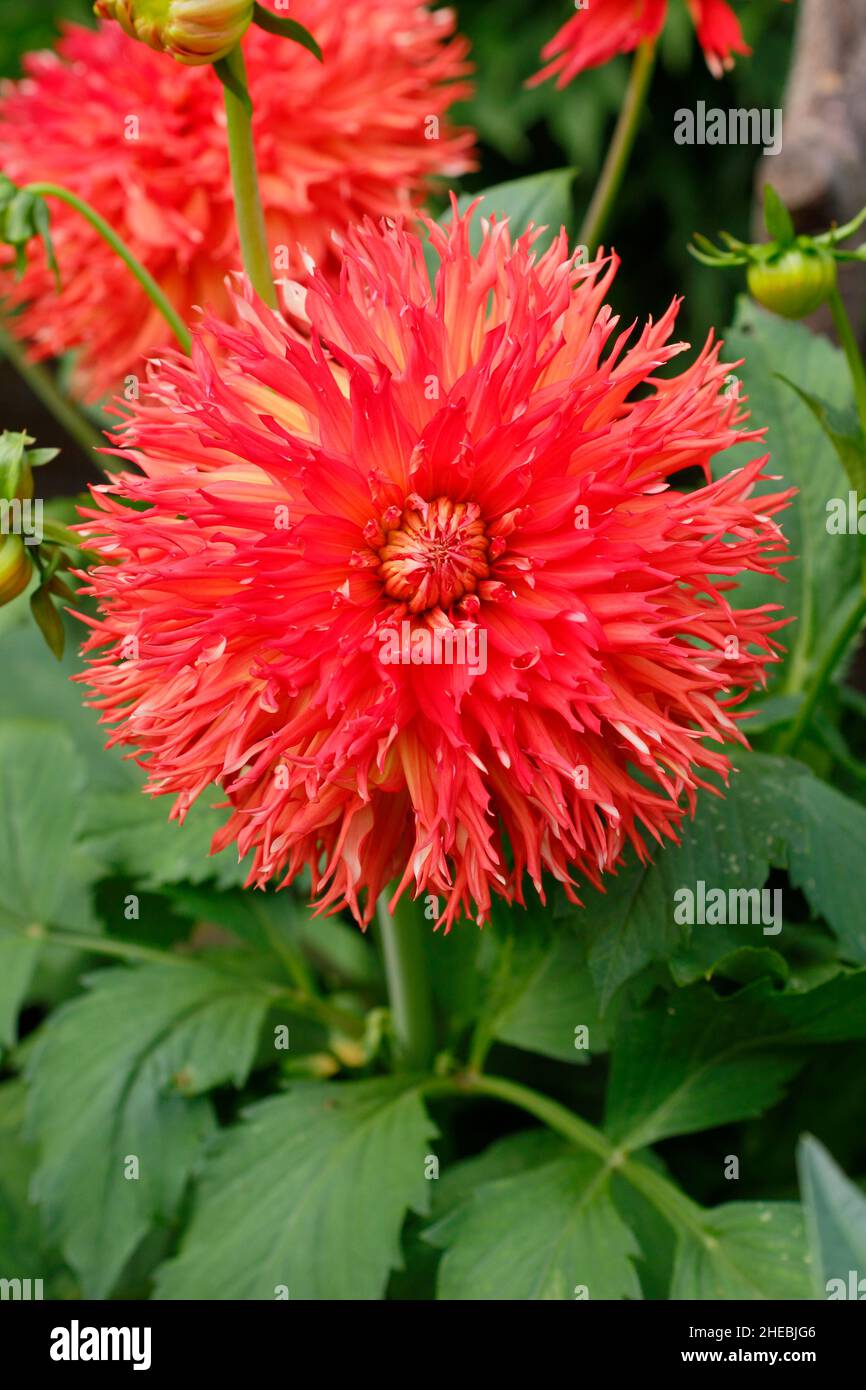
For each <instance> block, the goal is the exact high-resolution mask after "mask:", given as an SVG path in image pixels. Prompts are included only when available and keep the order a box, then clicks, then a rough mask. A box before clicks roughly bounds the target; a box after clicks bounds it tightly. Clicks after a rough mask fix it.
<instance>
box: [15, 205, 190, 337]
mask: <svg viewBox="0 0 866 1390" xmlns="http://www.w3.org/2000/svg"><path fill="white" fill-rule="evenodd" d="M27 192H28V193H35V194H36V195H37V196H38V197H40V198H57V199H58V200H59V201H60V202H61V203H66V204H67V205H68V206H69V207H71V208H74V209H75V211H76V212H80V213H81V216H82V217H83V218H84V219H85V221H87V222H89V223H90V225H91V227H93V228H94V229H95V230H96V231H97V232H98V233H99V235H100V236H101V237H102V239H103V241H106V242H107V243H108V245H109V246H110V247H111V249H112V251H116V252H117V254H118V256H119V257H120V259H121V260H122V261H123V263H124V265H125V266H127V267H128V269H129V270H131V271H132V274H133V275H134V276H135V278H136V280H137V281H138V283H139V284H140V285H141V288H142V289H143V290H144V292H145V294H146V295H147V297H148V299H149V300H150V302H151V303H152V304H153V305H154V306H155V308H157V309H158V310H159V312H160V313H161V314H162V316H163V318H164V319H165V321H166V323H167V324H168V326H169V328H170V329H171V331H172V333H173V334H174V336H175V337H176V338H177V341H178V343H179V344H180V346H181V348H182V349H183V351H184V352H185V353H187V354H189V352H190V349H191V347H192V339H191V338H190V336H189V330H188V328H187V326H186V324H185V323H184V321H183V319H182V318H181V317H180V315H179V314H178V313H177V311H176V310H175V309H174V308H173V306H172V305H171V304H170V303H169V301H168V299H166V297H165V295H164V294H163V292H162V290H161V289H160V288H159V285H158V284H157V283H156V281H155V280H154V278H153V276H152V275H151V274H150V272H149V271H147V270H145V268H144V266H143V265H142V264H141V262H140V261H139V260H137V259H136V257H135V256H134V255H133V254H132V252H131V251H130V249H129V247H128V246H127V245H126V242H124V241H122V240H121V238H120V237H119V236H118V235H117V232H116V231H115V230H114V228H113V227H111V226H109V224H108V223H107V222H106V220H105V218H104V217H100V215H99V213H98V212H97V211H96V209H95V208H92V207H91V206H90V204H89V203H85V201H84V199H83V198H79V197H78V195H77V194H76V193H70V191H69V189H68V188H61V186H60V185H59V184H56V183H28V184H27Z"/></svg>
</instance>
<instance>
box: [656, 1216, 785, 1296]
mask: <svg viewBox="0 0 866 1390" xmlns="http://www.w3.org/2000/svg"><path fill="white" fill-rule="evenodd" d="M809 1294H810V1285H809V1255H808V1253H807V1250H806V1240H805V1234H804V1231H803V1217H802V1213H801V1211H800V1208H799V1206H798V1205H797V1204H796V1203H795V1202H729V1203H727V1204H726V1205H725V1206H722V1207H716V1208H714V1209H713V1210H712V1211H709V1212H707V1213H706V1219H705V1222H704V1223H703V1229H702V1231H701V1232H700V1233H696V1232H691V1231H688V1232H682V1233H681V1235H680V1238H679V1242H678V1245H677V1254H676V1261H675V1264H674V1275H673V1282H672V1285H671V1292H670V1297H671V1299H672V1300H680V1299H686V1300H688V1299H701V1300H702V1301H704V1302H708V1303H715V1302H717V1301H724V1302H727V1301H729V1300H730V1299H739V1298H744V1299H750V1300H755V1299H777V1298H783V1299H799V1298H808V1297H809Z"/></svg>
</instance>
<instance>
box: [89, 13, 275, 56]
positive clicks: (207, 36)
mask: <svg viewBox="0 0 866 1390" xmlns="http://www.w3.org/2000/svg"><path fill="white" fill-rule="evenodd" d="M93 8H94V11H95V12H96V14H98V15H99V17H100V19H116V20H117V22H118V24H119V25H120V26H121V28H123V29H124V30H125V31H126V33H127V34H129V35H130V36H131V37H132V38H134V39H141V41H142V43H146V44H148V45H149V46H150V47H151V48H156V49H158V50H159V51H160V52H163V53H168V54H170V56H171V57H172V58H175V59H176V60H177V61H178V62H179V63H189V64H193V65H195V64H199V63H216V62H218V61H219V59H220V58H225V56H226V54H228V53H230V52H231V50H232V49H233V48H234V47H235V45H236V44H238V43H239V42H240V40H241V39H242V38H243V36H244V34H245V32H246V30H247V27H248V25H249V23H250V21H251V19H252V17H253V0H96V4H95V5H94V7H93Z"/></svg>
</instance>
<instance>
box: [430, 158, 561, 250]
mask: <svg viewBox="0 0 866 1390" xmlns="http://www.w3.org/2000/svg"><path fill="white" fill-rule="evenodd" d="M576 173H577V171H576V170H575V169H551V170H549V171H547V172H546V173H543V174H530V175H528V177H526V178H523V179H512V180H510V181H509V182H508V183H497V184H494V185H493V186H492V187H490V188H484V189H482V190H481V191H480V192H479V193H462V194H461V195H460V197H459V198H458V200H457V206H458V209H459V211H460V212H461V213H464V212H465V211H466V209H467V208H468V207H470V206H471V205H472V203H474V202H475V200H476V199H477V198H482V199H483V202H482V203H481V205H480V207H479V209H478V212H477V213H476V215H475V218H474V220H473V225H472V232H471V236H470V241H471V243H472V249H473V251H475V250H477V249H478V246H479V245H480V244H481V237H482V234H483V233H482V228H481V218H482V217H486V218H489V217H491V216H492V215H493V214H494V213H495V214H496V216H497V218H498V219H499V220H500V221H501V220H502V218H503V217H507V218H508V221H509V225H510V228H511V235H512V237H517V236H521V235H522V234H523V233H524V232H525V231H526V230H527V228H528V227H529V225H530V223H532V224H533V225H534V226H536V227H545V228H546V229H547V230H546V231H545V232H543V233H542V235H541V236H539V238H538V240H537V241H536V243H535V247H536V251H537V252H538V253H539V254H540V253H541V252H542V251H544V250H545V249H546V248H547V247H548V246H549V245H550V243H551V241H552V240H553V238H554V237H555V236H556V235H558V233H559V229H560V227H565V228H566V230H567V231H569V232H570V231H571V227H572V223H573V216H574V213H573V205H572V197H571V190H572V185H573V183H574V180H575V176H576ZM440 220H441V221H442V223H443V224H444V225H447V224H448V223H449V222H450V221H451V209H450V208H449V209H448V211H447V212H446V213H445V214H444V215H443V216H442V218H441V219H440Z"/></svg>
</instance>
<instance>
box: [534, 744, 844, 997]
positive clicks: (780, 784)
mask: <svg viewBox="0 0 866 1390" xmlns="http://www.w3.org/2000/svg"><path fill="white" fill-rule="evenodd" d="M737 761H738V763H739V766H740V770H739V772H737V773H735V774H733V775H732V777H731V781H730V784H729V786H728V788H727V790H726V792H725V795H724V796H723V797H718V796H712V795H710V794H709V793H702V794H701V795H700V797H699V799H698V809H697V812H696V815H695V819H694V821H691V822H688V821H687V822H685V824H684V825H683V827H682V832H681V841H680V843H679V844H678V845H670V846H668V847H666V848H665V849H663V850H661V851H657V852H656V855H655V859H654V862H653V863H651V864H646V865H641V864H638V863H636V862H635V860H634V857H633V856H632V857H630V858H629V859H628V860H627V862H626V864H625V866H624V867H623V868H621V869H620V870H619V871H618V873H617V875H616V877H614V878H612V879H610V880H609V881H608V884H609V886H608V888H607V892H606V893H604V894H601V893H596V892H594V891H592V890H588V891H587V892H586V893H585V895H584V902H585V907H584V908H583V909H575V908H571V907H569V908H567V909H564V908H562V909H560V910H561V911H567V913H568V915H569V916H570V917H571V918H572V919H573V921H574V923H575V926H576V927H577V928H579V929H581V930H583V931H585V932H586V934H587V938H588V942H589V957H588V959H589V967H590V970H591V972H592V976H593V979H594V981H595V984H596V988H597V990H598V994H599V1001H600V1006H601V1008H602V1009H603V1010H604V1009H606V1008H607V1005H608V1004H609V1002H610V1000H611V998H612V997H613V995H614V993H615V992H616V990H617V989H618V988H619V987H620V986H621V985H622V984H623V983H624V982H625V981H626V980H628V979H630V978H631V977H632V976H633V975H634V974H636V973H637V971H639V970H641V969H642V968H643V967H644V966H646V965H647V964H649V963H650V962H651V961H655V960H669V961H670V962H671V967H672V969H673V972H674V976H675V978H680V979H682V978H689V976H690V975H691V977H692V978H694V961H695V959H696V958H697V960H698V961H699V962H700V963H701V964H700V968H701V970H702V973H704V972H705V973H712V968H713V965H714V962H715V961H720V960H722V959H723V958H724V957H725V956H728V955H729V954H730V952H731V950H732V948H736V949H739V948H742V947H743V946H746V945H748V935H747V933H748V932H749V931H750V932H751V933H752V945H753V946H754V947H755V948H758V949H767V948H769V947H772V949H773V950H774V951H775V952H776V953H777V954H778V953H783V952H784V948H785V946H786V942H787V937H786V931H787V928H786V927H785V926H784V925H783V926H782V930H781V932H779V933H776V932H775V928H774V926H773V925H772V924H770V923H769V922H764V921H763V920H762V921H760V922H754V921H752V922H750V923H748V924H746V929H745V931H744V930H743V924H742V923H740V924H739V928H738V930H737V932H736V933H735V934H733V935H732V934H731V931H730V929H729V925H728V924H721V925H720V926H713V925H711V924H703V925H701V924H696V925H694V926H692V927H691V928H690V927H689V926H688V924H685V923H683V924H678V923H677V920H676V917H675V912H676V910H677V897H676V895H677V893H678V892H679V891H680V890H681V889H684V888H688V889H690V890H691V891H692V892H696V890H697V885H698V883H700V882H703V883H704V884H705V885H706V888H707V890H709V889H711V888H712V889H721V890H722V891H723V892H725V893H730V892H731V891H735V892H736V891H738V890H744V891H746V892H748V891H750V890H753V889H761V888H762V887H763V885H764V884H765V883H766V881H767V878H768V877H769V873H770V870H771V869H773V868H776V869H785V870H786V871H787V873H788V876H789V879H790V881H791V884H792V885H793V887H795V888H799V889H800V890H801V892H802V893H803V894H804V895H805V897H806V899H807V901H808V903H809V905H810V907H811V908H812V911H813V913H814V915H815V916H816V917H820V918H822V919H823V920H824V921H826V922H827V923H828V925H829V926H830V927H831V928H832V930H833V932H834V933H835V935H836V937H837V938H838V941H839V943H840V951H841V954H842V955H843V957H844V958H845V959H847V960H850V961H854V962H856V963H858V964H866V920H864V917H863V914H862V912H861V910H860V904H861V902H862V896H863V892H864V890H866V809H864V807H863V806H861V805H860V804H859V802H855V801H852V800H851V799H850V798H849V797H846V796H844V795H843V794H842V793H841V792H839V791H836V790H835V788H833V787H831V786H829V785H828V784H827V783H826V782H823V781H821V780H820V779H819V778H817V777H815V776H814V774H813V773H812V772H811V771H810V770H809V769H808V768H807V767H806V766H805V765H804V764H803V763H800V762H798V761H796V760H794V759H788V758H775V757H770V756H768V755H766V754H761V753H742V754H740V753H738V755H737ZM770 902H771V904H772V900H770ZM783 903H784V896H783ZM765 927H766V928H768V930H766V931H765ZM690 935H691V938H692V939H693V940H695V939H698V938H699V940H698V946H697V951H698V955H697V957H695V955H694V954H693V953H691V952H690V948H689V944H688V943H689V937H690ZM711 942H712V943H713V945H714V948H715V955H714V952H713V947H711V945H710V943H711ZM766 963H767V965H768V967H769V968H770V969H771V970H773V971H774V973H777V970H778V966H777V962H776V961H774V960H770V959H768V960H767V961H766Z"/></svg>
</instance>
